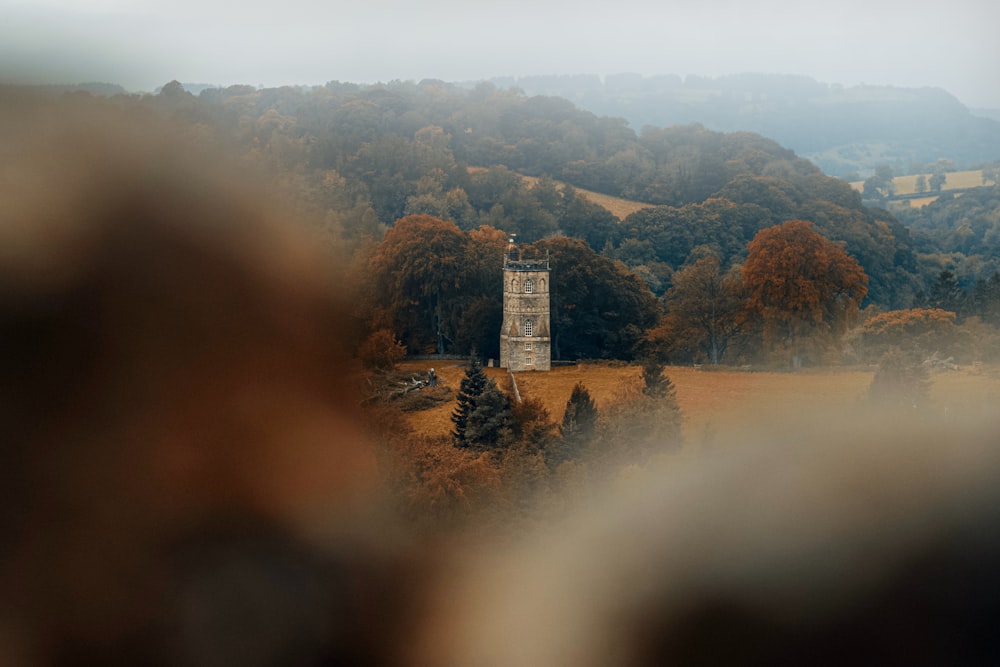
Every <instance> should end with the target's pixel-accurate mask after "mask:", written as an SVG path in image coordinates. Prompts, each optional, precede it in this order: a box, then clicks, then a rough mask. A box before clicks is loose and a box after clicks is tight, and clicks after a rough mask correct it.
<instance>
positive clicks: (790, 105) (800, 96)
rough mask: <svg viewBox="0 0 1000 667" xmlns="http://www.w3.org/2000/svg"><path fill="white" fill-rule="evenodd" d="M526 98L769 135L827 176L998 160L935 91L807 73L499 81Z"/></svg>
mask: <svg viewBox="0 0 1000 667" xmlns="http://www.w3.org/2000/svg"><path fill="white" fill-rule="evenodd" d="M497 82H498V83H500V84H503V85H517V86H518V87H520V88H521V89H523V90H525V91H526V92H527V93H528V94H532V95H559V96H562V97H565V98H567V99H569V100H572V101H573V102H574V103H576V104H578V105H580V106H581V107H583V108H585V109H589V110H590V111H593V112H594V113H597V114H602V115H609V116H619V117H622V118H625V119H627V120H628V122H629V124H630V125H631V126H632V127H634V128H636V129H639V128H642V127H644V126H647V125H649V126H654V127H665V126H670V125H682V124H688V123H701V124H702V125H704V126H705V127H708V128H710V129H713V130H718V131H725V132H733V131H750V132H757V133H759V134H762V135H764V136H767V137H770V138H772V139H774V140H775V141H777V142H778V143H780V144H781V145H783V146H787V147H789V148H791V149H792V150H794V151H795V152H796V153H797V154H798V155H800V156H802V157H805V158H808V159H809V160H811V161H812V162H814V163H815V164H817V165H819V166H820V168H822V169H823V171H824V172H826V173H827V174H830V175H833V176H840V177H847V176H849V175H850V174H860V175H861V176H867V175H869V174H870V173H872V172H873V171H874V170H875V167H876V166H877V165H878V164H889V165H891V166H892V167H893V168H894V169H895V170H896V171H899V172H904V171H908V170H909V167H910V165H912V164H921V163H923V164H929V163H933V162H935V161H936V160H938V159H941V158H947V159H951V160H953V161H954V162H955V164H956V166H958V167H959V168H962V167H965V168H971V167H973V166H975V165H977V164H979V163H981V162H992V161H994V160H997V159H1000V122H998V121H997V120H996V119H995V118H988V117H982V116H977V115H974V114H973V113H972V112H971V111H970V110H969V109H968V108H966V107H965V106H963V105H962V104H961V103H960V102H959V101H958V100H957V99H955V97H954V96H952V95H951V94H949V93H948V92H946V91H944V90H940V89H935V88H900V87H891V86H853V87H844V86H840V85H837V84H827V83H822V82H819V81H816V80H814V79H811V78H809V77H805V76H784V75H764V74H739V75H731V76H722V77H716V78H711V77H696V76H688V77H687V78H684V79H682V78H681V77H679V76H674V75H666V76H652V77H643V76H640V75H638V74H616V75H610V76H607V77H604V79H603V80H602V79H601V78H600V77H597V76H594V75H582V76H549V77H545V76H533V77H521V78H517V79H498V80H497Z"/></svg>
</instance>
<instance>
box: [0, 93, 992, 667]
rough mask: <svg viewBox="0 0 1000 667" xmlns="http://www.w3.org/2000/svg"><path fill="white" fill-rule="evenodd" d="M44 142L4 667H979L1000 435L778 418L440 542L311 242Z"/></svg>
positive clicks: (7, 354) (21, 300)
mask: <svg viewBox="0 0 1000 667" xmlns="http://www.w3.org/2000/svg"><path fill="white" fill-rule="evenodd" d="M35 120H36V119H32V118H30V114H25V113H24V112H23V111H22V112H21V113H20V114H19V113H18V112H17V111H16V110H15V111H14V112H8V113H7V115H6V116H5V117H4V118H3V120H2V121H0V152H2V154H0V158H2V165H3V169H2V170H0V178H2V190H0V191H2V192H4V193H5V195H4V202H3V206H2V208H0V216H2V219H0V266H2V271H0V337H2V346H0V363H2V364H3V368H2V372H0V393H2V395H0V410H2V412H0V417H2V419H3V423H4V424H5V426H6V431H5V434H4V435H5V437H4V442H3V445H2V459H0V471H2V472H0V474H2V476H3V478H2V485H3V488H4V490H5V499H4V500H5V502H4V503H3V506H2V512H0V521H2V539H3V550H2V552H0V553H2V554H3V556H2V560H0V601H2V602H0V664H11V665H14V664H29V665H30V664H95V663H96V664H130V665H131V664H144V665H156V664H163V665H237V664H238V665H297V664H302V665H313V664H325V665H337V664H344V665H359V664H382V665H517V666H519V667H524V666H538V667H542V666H550V665H578V666H586V665H594V666H595V667H597V666H605V665H659V664H669V663H672V662H673V663H681V664H732V663H736V662H739V663H753V662H757V663H766V664H797V665H798V664H803V663H810V664H844V663H858V662H870V663H881V664H885V663H890V664H891V663H900V664H901V663H905V664H914V663H917V664H920V663H924V664H942V663H948V664H976V663H986V662H990V663H993V662H995V660H996V657H995V656H996V654H998V653H1000V646H998V644H1000V638H998V637H997V635H996V633H995V631H994V628H993V627H992V626H993V621H994V619H996V618H997V617H998V616H997V613H998V612H1000V575H997V573H996V568H995V563H996V562H998V557H1000V530H998V529H1000V497H998V496H1000V484H998V482H1000V447H998V444H997V439H998V438H997V436H998V434H1000V428H998V420H997V417H996V415H990V414H987V415H982V414H978V415H976V416H974V417H973V416H969V417H961V418H955V417H954V416H953V417H952V418H949V420H948V421H947V422H945V421H940V420H935V419H933V418H930V417H929V416H927V415H923V414H914V413H913V412H912V411H911V412H894V413H890V414H885V415H880V414H871V413H864V414H861V413H852V414H845V413H840V412H838V413H837V414H829V415H823V414H811V415H804V414H794V415H786V416H784V418H779V417H776V416H775V415H771V416H770V420H769V421H768V423H766V424H759V425H753V424H748V425H747V429H746V432H745V433H744V434H740V436H739V438H738V441H737V442H732V443H726V444H727V446H722V447H716V448H712V449H711V450H706V451H704V452H700V453H699V454H698V455H697V456H693V457H686V458H685V459H684V460H683V461H681V462H677V463H675V464H673V465H667V466H665V467H663V468H658V467H655V466H651V467H650V468H648V469H645V470H641V471H639V472H637V473H635V474H633V475H632V476H631V477H630V478H628V479H624V478H622V477H618V482H617V483H613V484H610V485H609V487H608V488H607V490H606V491H605V493H603V494H602V495H601V496H599V497H598V498H596V499H590V500H588V501H587V502H586V503H583V504H581V505H579V506H570V507H568V508H561V510H560V512H559V513H558V517H557V518H553V519H552V520H550V521H541V520H540V521H538V522H535V523H533V524H531V525H523V526H521V525H508V526H506V527H505V529H504V530H503V531H502V535H500V534H498V535H496V536H483V535H482V532H481V531H480V532H479V533H478V535H477V536H475V537H474V536H472V535H475V534H476V533H475V531H473V533H470V534H468V535H467V534H456V535H446V536H445V537H441V536H440V535H438V536H435V537H434V539H429V538H426V536H422V535H419V534H414V533H413V532H412V531H410V530H408V529H407V527H406V526H404V525H401V522H400V521H399V520H398V519H397V518H395V517H394V516H393V515H392V513H390V512H388V511H386V509H385V507H386V506H385V504H384V503H383V502H382V501H381V498H380V491H381V488H380V479H379V477H380V470H379V467H378V464H377V461H376V456H375V451H374V448H373V446H372V444H371V442H370V438H369V436H368V434H367V433H366V430H365V423H364V420H363V419H362V417H361V414H360V409H359V402H360V401H359V399H358V394H357V393H356V392H355V391H354V390H353V387H352V384H351V377H352V369H353V362H352V359H351V351H352V348H353V343H354V338H353V334H352V329H351V327H350V314H351V303H350V298H349V297H350V296H351V295H350V294H346V293H345V292H346V291H348V290H345V289H344V285H345V283H344V282H342V281H341V280H340V278H339V275H340V274H339V273H338V270H339V269H338V264H339V260H338V258H337V257H336V256H335V255H333V254H331V252H330V251H329V250H328V249H326V248H325V246H324V245H323V243H322V242H321V241H320V239H317V238H316V237H315V236H314V234H313V232H312V231H311V229H310V228H309V227H307V226H304V225H299V224H298V223H297V222H296V221H294V220H290V219H288V218H287V214H285V213H283V212H282V211H281V210H280V209H277V208H276V207H274V206H272V205H271V203H270V201H269V200H268V199H267V197H266V196H265V194H264V193H266V192H267V190H266V188H264V187H263V186H262V185H261V184H260V183H257V182H253V181H248V179H249V177H248V176H245V175H238V173H239V172H238V171H236V170H235V168H234V167H233V166H232V165H229V164H227V163H225V162H223V161H221V160H219V159H217V158H216V157H213V156H212V155H210V154H208V153H207V152H201V151H198V150H197V149H196V148H194V147H193V146H188V145H186V144H182V143H179V142H176V141H175V138H174V137H172V136H170V135H169V134H166V133H164V134H158V133H155V132H153V133H150V132H139V131H135V130H134V128H133V129H129V128H121V127H110V126H108V125H106V124H104V122H103V121H102V120H101V119H99V118H92V117H82V118H73V119H69V118H56V119H49V122H41V123H36V122H34V121H35ZM764 432H766V433H767V436H766V437H763V436H758V435H755V434H756V433H764Z"/></svg>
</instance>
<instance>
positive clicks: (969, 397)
mask: <svg viewBox="0 0 1000 667" xmlns="http://www.w3.org/2000/svg"><path fill="white" fill-rule="evenodd" d="M446 364H447V365H445V366H440V365H439V366H435V370H436V371H437V373H438V375H439V377H440V378H441V381H442V382H444V383H446V384H447V385H449V386H451V387H453V388H454V389H455V390H456V392H457V390H458V385H459V383H460V382H461V379H462V377H463V375H464V372H465V371H464V366H463V365H461V364H456V363H455V362H446ZM432 365H433V364H432V363H430V362H410V363H407V364H405V365H404V368H406V369H412V370H425V369H426V368H429V367H431V366H432ZM486 370H487V372H488V374H489V375H490V377H492V378H493V379H494V380H495V381H496V382H497V383H498V384H499V385H500V386H501V387H503V386H505V384H504V383H505V382H506V381H507V380H506V371H504V370H502V369H499V368H488V369H486ZM640 372H641V371H640V369H639V368H638V367H635V366H604V365H589V364H581V365H578V366H562V367H557V368H555V369H553V370H551V371H549V372H547V373H518V374H516V379H517V384H518V388H519V390H520V392H521V395H522V397H525V398H526V397H529V396H530V397H534V398H538V399H541V400H542V401H543V402H544V404H545V406H546V407H547V409H548V410H549V413H550V414H551V416H552V419H553V420H554V421H555V422H557V423H559V422H561V421H562V416H563V411H564V409H565V406H566V401H567V400H568V399H569V395H570V392H571V391H572V390H573V385H574V384H576V383H577V382H583V383H584V385H586V387H587V389H588V390H589V391H590V394H591V396H593V398H594V400H595V402H596V403H597V405H598V410H600V408H601V406H602V405H603V404H606V403H607V402H608V401H609V400H610V399H611V398H612V396H613V395H614V393H615V389H616V387H618V386H619V383H620V382H621V381H622V380H623V379H624V378H627V377H630V376H632V377H636V376H638V375H639V374H640ZM666 374H667V376H668V377H669V378H670V379H671V381H672V382H673V383H674V386H675V387H676V391H677V401H678V403H679V404H680V408H681V411H682V412H683V414H684V420H685V421H684V436H685V441H686V443H687V444H688V445H689V446H694V447H695V448H697V446H699V445H700V444H703V443H706V442H709V441H712V440H714V439H716V438H719V439H731V438H732V437H734V436H737V435H738V434H739V433H740V432H741V431H743V430H744V429H745V428H746V426H747V424H754V425H755V427H756V428H757V429H758V430H760V429H761V428H765V429H766V428H767V427H768V426H769V425H770V424H775V423H780V422H781V420H783V419H786V418H788V417H790V416H794V417H802V416H808V415H809V414H811V413H815V412H818V411H828V412H835V413H840V412H849V411H850V410H851V409H853V408H854V407H857V406H860V405H861V403H862V402H863V401H864V399H865V395H866V393H867V391H868V385H869V384H870V383H871V379H872V375H873V371H872V370H867V369H838V368H830V369H823V370H815V371H805V372H799V373H775V372H743V371H740V370H721V371H714V370H701V369H695V368H691V367H681V366H672V367H668V368H667V370H666ZM931 398H932V400H933V402H934V404H935V405H936V406H937V407H938V408H940V409H941V410H943V411H945V412H949V411H950V412H952V413H955V414H957V413H959V412H962V413H969V412H971V413H976V414H991V412H990V411H993V410H995V409H996V408H995V406H996V405H998V404H1000V370H997V369H987V370H983V369H981V368H973V367H968V368H964V369H961V370H958V371H948V372H940V373H934V374H933V375H932V385H931ZM454 405H455V403H454V401H451V402H449V403H446V404H443V405H440V406H438V407H436V408H433V409H431V410H425V411H423V412H417V413H410V414H409V415H408V418H409V420H410V423H411V425H412V426H413V427H414V428H415V429H416V430H417V431H418V432H421V433H427V434H431V435H438V434H446V433H448V432H449V430H450V428H451V421H450V416H451V412H452V410H454Z"/></svg>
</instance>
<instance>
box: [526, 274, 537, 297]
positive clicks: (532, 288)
mask: <svg viewBox="0 0 1000 667" xmlns="http://www.w3.org/2000/svg"><path fill="white" fill-rule="evenodd" d="M534 291H535V282H534V281H533V280H532V279H531V278H528V279H527V280H525V281H524V293H525V294H531V293H532V292H534Z"/></svg>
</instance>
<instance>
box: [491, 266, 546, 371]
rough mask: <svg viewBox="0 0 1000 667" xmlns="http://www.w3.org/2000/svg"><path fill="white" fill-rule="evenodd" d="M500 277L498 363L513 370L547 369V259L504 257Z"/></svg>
mask: <svg viewBox="0 0 1000 667" xmlns="http://www.w3.org/2000/svg"><path fill="white" fill-rule="evenodd" d="M503 280H504V288H503V290H504V291H503V326H502V327H501V330H500V366H501V367H503V368H507V369H509V370H511V371H515V372H517V371H530V370H535V371H547V370H549V369H550V368H551V367H552V334H551V330H550V322H549V271H548V262H547V261H546V260H542V261H539V262H512V261H507V262H505V266H504V272H503ZM528 281H530V285H531V287H530V289H531V291H530V292H529V291H527V290H528V288H527V286H528V284H529V282H528ZM529 323H530V324H529ZM529 326H530V332H529ZM529 333H530V335H529Z"/></svg>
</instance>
